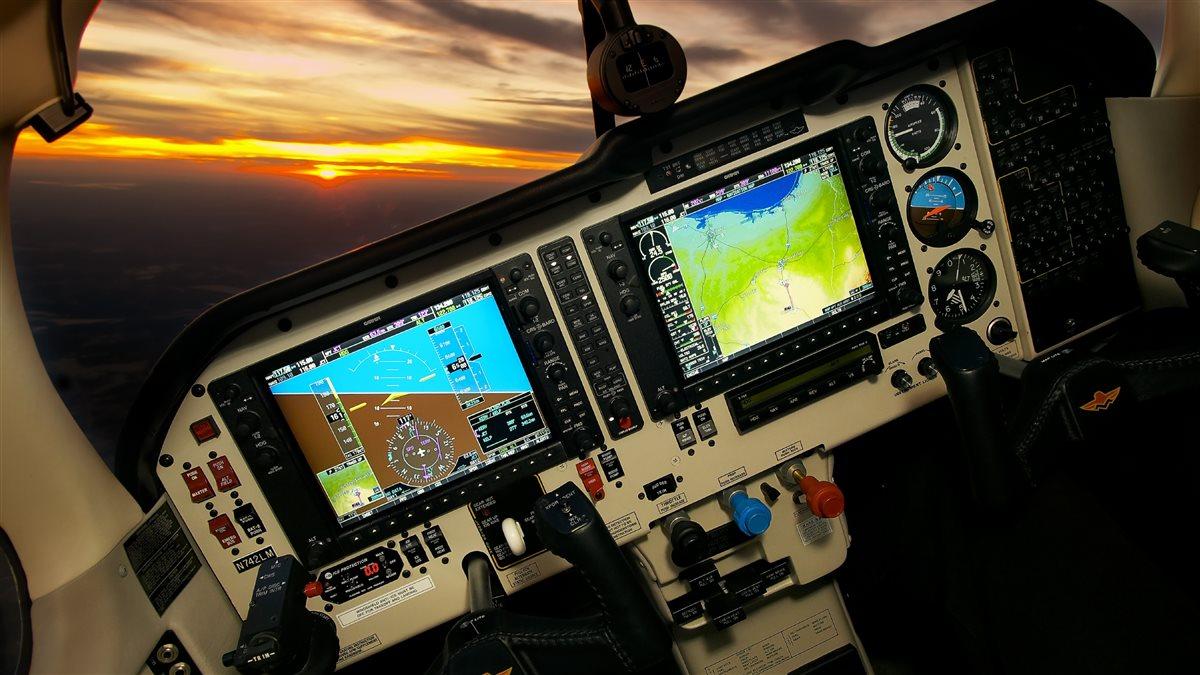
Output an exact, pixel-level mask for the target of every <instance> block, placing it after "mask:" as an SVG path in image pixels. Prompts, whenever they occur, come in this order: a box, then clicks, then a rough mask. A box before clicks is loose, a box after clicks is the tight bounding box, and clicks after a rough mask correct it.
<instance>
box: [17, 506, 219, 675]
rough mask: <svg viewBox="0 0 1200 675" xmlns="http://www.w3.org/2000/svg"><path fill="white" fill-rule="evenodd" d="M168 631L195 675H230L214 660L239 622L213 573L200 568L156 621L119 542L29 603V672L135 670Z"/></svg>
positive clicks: (134, 671)
mask: <svg viewBox="0 0 1200 675" xmlns="http://www.w3.org/2000/svg"><path fill="white" fill-rule="evenodd" d="M163 502H165V499H162V500H159V504H162V503H163ZM155 508H156V509H157V508H158V507H157V506H156V507H155ZM153 512H154V511H151V513H153ZM167 629H171V630H174V631H175V633H176V635H177V637H178V638H179V640H180V641H181V642H182V643H183V646H184V648H185V649H187V651H188V652H189V654H190V655H191V657H192V659H193V660H194V661H195V662H196V665H197V666H198V667H199V668H200V670H201V672H205V673H221V672H234V671H232V670H230V669H227V668H225V667H224V666H222V665H221V655H222V654H223V653H225V652H227V651H229V650H231V649H233V647H234V646H235V644H236V642H237V636H238V631H240V630H241V621H240V620H239V618H238V616H237V614H235V613H234V611H233V608H232V607H230V606H229V603H228V601H226V600H225V596H224V594H223V593H222V592H221V587H220V585H219V584H218V583H217V580H216V577H214V576H213V574H212V571H211V570H210V569H209V568H208V567H205V566H203V565H201V567H200V569H199V571H198V572H196V576H195V577H193V578H192V580H191V582H190V583H189V584H188V585H187V586H186V587H185V588H184V589H183V591H182V592H181V593H180V595H179V596H178V597H177V598H176V599H175V601H174V602H173V603H172V604H171V606H170V607H168V608H167V610H166V612H165V613H164V614H163V615H162V616H161V617H160V616H158V614H157V613H156V612H155V611H154V608H153V607H152V606H151V605H150V602H149V600H147V598H146V593H145V591H143V590H142V586H141V584H140V583H139V582H138V579H137V576H136V575H135V574H134V573H133V572H132V571H130V569H129V559H128V557H126V555H125V549H124V547H123V546H121V545H120V544H118V545H117V546H116V547H115V548H113V549H112V550H111V551H109V552H108V554H107V555H105V556H104V558H103V559H102V560H100V561H99V562H98V563H97V564H96V565H95V566H93V567H92V568H91V569H89V570H87V571H86V572H85V573H83V574H82V575H80V576H79V577H78V578H76V579H74V580H72V581H71V582H70V583H68V584H66V585H64V586H63V587H62V588H59V589H57V590H55V591H54V592H53V593H50V594H48V595H45V596H43V597H41V598H39V599H37V600H35V601H34V603H33V661H32V664H31V668H32V672H34V673H136V672H138V671H139V670H141V669H142V668H143V662H144V661H145V660H146V657H148V656H149V655H150V650H151V649H153V648H154V645H155V644H156V643H157V642H158V639H159V637H160V636H161V635H162V634H163V632H164V631H166V630H167Z"/></svg>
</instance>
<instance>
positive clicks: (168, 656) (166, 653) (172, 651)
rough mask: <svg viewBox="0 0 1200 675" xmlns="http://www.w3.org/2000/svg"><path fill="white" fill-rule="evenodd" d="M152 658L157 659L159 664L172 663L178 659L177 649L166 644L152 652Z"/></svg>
mask: <svg viewBox="0 0 1200 675" xmlns="http://www.w3.org/2000/svg"><path fill="white" fill-rule="evenodd" d="M154 658H156V659H158V661H159V662H160V663H173V662H174V661H175V659H178V658H179V648H178V647H176V646H175V645H173V644H171V643H170V642H168V643H166V644H164V645H161V646H160V647H159V648H158V651H156V652H154Z"/></svg>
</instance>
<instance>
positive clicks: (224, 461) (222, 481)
mask: <svg viewBox="0 0 1200 675" xmlns="http://www.w3.org/2000/svg"><path fill="white" fill-rule="evenodd" d="M208 470H209V471H211V472H212V475H213V480H215V481H217V491H218V492H229V491H230V490H232V489H233V488H235V487H237V486H239V485H241V484H242V481H240V480H238V476H237V472H236V471H234V470H233V467H232V466H231V465H230V464H229V458H228V457H226V456H225V455H221V456H220V457H218V458H216V459H213V460H210V461H209V462H208Z"/></svg>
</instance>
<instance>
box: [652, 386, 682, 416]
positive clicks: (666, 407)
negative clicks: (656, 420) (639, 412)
mask: <svg viewBox="0 0 1200 675" xmlns="http://www.w3.org/2000/svg"><path fill="white" fill-rule="evenodd" d="M678 406H679V404H678V403H676V402H675V395H674V394H672V393H671V392H669V391H660V392H658V395H657V396H655V397H654V409H655V410H657V411H658V412H660V413H673V412H675V410H676V409H677V408H678Z"/></svg>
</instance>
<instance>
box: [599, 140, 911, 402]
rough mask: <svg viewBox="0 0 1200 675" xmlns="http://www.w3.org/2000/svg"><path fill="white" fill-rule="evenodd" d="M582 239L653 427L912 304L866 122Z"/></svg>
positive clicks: (877, 148) (879, 158)
mask: <svg viewBox="0 0 1200 675" xmlns="http://www.w3.org/2000/svg"><path fill="white" fill-rule="evenodd" d="M583 235H584V243H585V244H586V246H587V250H588V253H589V256H590V257H591V259H592V263H593V265H595V267H596V271H597V275H598V276H599V277H600V278H601V280H602V287H603V289H604V293H605V296H606V298H607V299H608V302H609V305H610V307H611V308H612V309H613V314H614V315H615V316H616V317H617V326H618V329H619V332H620V333H621V336H622V339H623V340H625V343H626V345H627V346H633V345H637V348H636V349H633V348H631V349H629V353H630V359H631V361H632V362H633V363H632V365H633V370H634V373H635V376H636V377H637V380H638V383H639V386H640V387H641V389H642V393H643V396H645V398H646V400H647V401H650V402H652V406H651V408H652V409H651V415H652V417H654V418H655V419H662V418H663V417H664V416H666V415H669V414H671V413H672V412H674V411H676V410H678V409H680V408H681V407H682V406H684V405H688V404H691V403H696V402H699V401H700V400H701V399H702V398H704V397H707V396H711V395H714V394H719V393H722V392H724V391H727V390H729V389H730V388H732V387H734V386H738V385H740V384H742V383H745V382H748V381H749V380H752V379H755V378H758V377H760V376H764V375H766V374H767V373H769V372H771V371H772V370H775V369H776V368H780V367H783V366H786V365H789V364H793V363H795V362H797V361H799V360H801V359H804V358H806V357H808V356H809V355H811V354H813V353H815V352H817V351H819V350H820V349H822V348H824V347H827V346H829V345H831V344H833V343H835V342H838V341H839V340H842V339H845V338H849V337H851V336H852V335H855V334H858V333H860V332H861V331H862V330H863V329H865V328H868V327H870V326H872V325H875V324H876V323H878V322H880V321H883V320H885V319H887V318H890V317H892V316H895V315H897V314H899V313H900V312H901V311H904V310H905V309H908V308H911V307H914V306H916V305H918V304H919V303H920V302H921V299H922V298H921V294H920V291H919V286H918V284H917V280H916V273H915V271H914V269H913V265H912V259H911V256H910V255H909V251H908V248H907V245H906V240H905V236H904V231H903V226H902V221H901V220H900V214H899V209H898V207H897V204H896V200H895V196H894V194H893V186H892V182H891V180H890V178H889V176H888V172H887V162H886V160H885V158H884V153H883V149H882V147H881V145H880V143H879V137H878V133H877V132H876V129H875V124H874V122H873V121H872V120H871V118H863V119H860V120H857V121H855V122H853V123H851V124H848V125H846V126H844V127H840V128H838V129H835V130H833V131H830V132H826V133H824V134H821V135H819V136H815V137H813V138H811V139H808V140H805V141H802V142H799V143H796V144H794V145H792V146H791V147H788V148H786V149H783V150H781V151H778V152H774V153H772V154H770V155H768V156H766V157H763V158H760V159H758V160H757V161H753V162H750V163H747V164H745V165H743V166H741V167H739V168H737V169H734V170H732V171H728V172H726V173H724V174H722V175H720V176H718V177H716V178H713V179H711V180H708V181H705V182H702V183H699V184H698V185H695V186H693V187H691V188H685V189H683V190H678V191H676V192H675V193H673V194H671V195H669V196H667V197H664V198H663V199H660V200H658V201H656V202H654V203H653V204H650V205H648V206H646V207H644V208H641V209H638V210H637V211H634V212H630V213H627V214H624V215H622V216H620V217H618V218H615V219H613V220H612V221H609V222H606V223H602V224H600V225H596V226H593V227H590V228H587V229H585V230H584V233H583ZM614 272H617V273H616V274H614Z"/></svg>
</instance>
